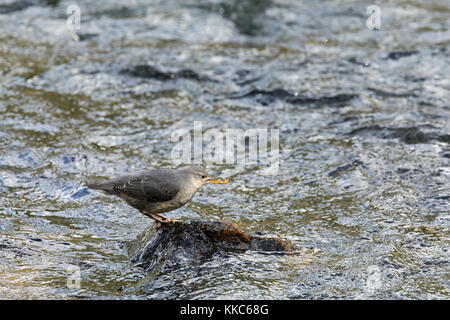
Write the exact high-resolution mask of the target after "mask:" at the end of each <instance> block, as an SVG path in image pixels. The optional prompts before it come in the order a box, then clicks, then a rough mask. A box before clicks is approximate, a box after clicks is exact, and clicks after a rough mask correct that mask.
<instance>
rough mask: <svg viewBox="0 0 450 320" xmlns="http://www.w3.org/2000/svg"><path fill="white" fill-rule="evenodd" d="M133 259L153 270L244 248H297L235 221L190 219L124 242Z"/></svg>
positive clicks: (286, 250)
mask: <svg viewBox="0 0 450 320" xmlns="http://www.w3.org/2000/svg"><path fill="white" fill-rule="evenodd" d="M127 249H128V252H129V254H130V255H131V256H133V258H132V261H133V262H134V263H136V264H137V266H139V267H142V268H144V269H146V270H147V271H153V270H161V271H164V270H168V269H176V268H180V267H185V266H189V265H198V264H200V263H201V262H204V261H205V260H206V259H209V258H211V257H212V256H213V255H215V254H225V253H226V252H245V251H247V250H253V251H259V252H262V253H264V252H266V253H267V252H272V253H278V254H283V253H284V254H286V253H290V252H291V253H292V252H295V250H296V248H295V247H294V245H293V244H292V243H290V242H289V241H287V240H283V239H278V238H270V237H264V236H261V234H260V233H255V234H247V233H245V232H243V231H241V230H240V229H239V228H238V227H237V225H235V224H234V223H230V222H219V221H198V220H196V221H190V222H186V223H182V222H175V223H168V224H163V225H161V226H160V227H159V228H155V227H153V228H152V229H151V231H150V232H147V233H145V234H144V236H143V237H140V238H138V239H136V240H134V241H131V242H129V243H127Z"/></svg>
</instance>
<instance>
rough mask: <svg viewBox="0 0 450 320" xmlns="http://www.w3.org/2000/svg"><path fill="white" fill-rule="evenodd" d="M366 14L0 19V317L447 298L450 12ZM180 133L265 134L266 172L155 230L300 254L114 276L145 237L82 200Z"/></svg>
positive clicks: (160, 8)
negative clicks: (275, 153)
mask: <svg viewBox="0 0 450 320" xmlns="http://www.w3.org/2000/svg"><path fill="white" fill-rule="evenodd" d="M71 4H76V5H78V6H79V8H80V9H81V11H80V13H81V17H80V18H81V19H80V29H76V30H75V31H76V34H74V33H73V31H70V30H69V29H68V28H67V23H66V21H67V19H68V14H67V11H66V10H67V7H68V6H69V5H71ZM379 6H380V9H381V11H380V14H381V15H380V23H381V29H379V30H370V29H369V28H368V27H367V25H366V20H367V18H368V14H367V12H366V9H367V8H366V7H367V4H361V3H359V2H358V1H342V0H341V1H338V0H335V1H331V0H329V1H312V0H311V1H309V0H305V1H295V0H279V1H275V0H273V1H270V0H259V1H238V0H236V1H223V2H220V1H218V0H217V1H207V0H204V1H181V0H179V1H176V0H172V1H144V0H133V1H127V2H122V1H106V0H102V1H95V2H93V1H85V0H77V1H58V0H56V1H50V0H47V1H44V0H41V1H39V0H36V1H33V0H27V1H26V0H18V1H1V2H0V30H1V34H0V74H1V78H0V298H14V299H24V298H25V299H28V298H32V299H51V298H59V299H60V298H62V299H65V298H120V299H133V298H189V299H202V298H209V299H216V298H244V299H247V298H248V299H253V298H266V299H318V298H350V299H353V298H378V299H379V298H382V299H389V298H402V299H404V298H406V299H411V298H412V299H418V298H420V299H424V298H431V299H448V298H449V296H450V295H449V281H448V272H449V261H448V260H449V253H448V248H449V225H450V224H449V211H450V206H449V199H450V194H449V186H450V183H449V177H450V167H449V159H450V148H449V142H450V124H449V123H450V122H449V120H450V108H449V107H450V105H449V101H450V99H449V97H450V79H449V75H450V67H449V66H450V32H449V25H450V6H449V3H448V2H447V3H446V2H445V1H438V0H431V1H420V0H405V1H383V2H382V3H381V2H380V3H379ZM70 21H72V22H76V21H75V20H70ZM139 66H140V67H139ZM195 121H201V124H202V130H203V132H205V131H207V130H208V129H213V128H217V129H219V130H222V131H223V130H225V129H226V128H228V129H244V130H246V129H252V128H267V129H279V138H280V143H279V145H280V153H279V157H280V166H279V170H278V172H277V174H276V175H265V174H262V173H261V172H260V169H261V168H260V167H259V166H258V165H250V164H246V165H243V166H242V165H241V166H237V165H233V164H223V163H215V164H209V165H208V166H207V169H208V170H209V171H211V172H215V173H217V174H220V176H222V177H229V178H230V179H231V182H230V183H229V184H228V185H225V186H216V185H208V186H205V187H203V188H202V189H201V190H200V191H199V192H198V194H197V195H196V196H195V198H194V200H193V201H192V203H190V204H189V205H188V206H187V207H185V208H182V209H179V210H178V211H176V212H173V213H172V214H170V215H169V216H171V217H175V218H179V219H198V218H199V216H198V215H197V214H196V213H195V211H199V212H201V213H202V214H203V215H205V216H208V217H209V218H211V219H221V220H229V221H234V222H236V223H237V224H238V225H239V226H240V227H241V228H243V229H244V230H247V231H250V232H256V231H260V232H264V233H266V234H269V235H272V236H278V237H281V238H285V239H289V240H291V241H293V242H294V243H295V244H296V245H297V246H298V247H300V248H302V252H303V253H302V255H300V256H298V255H297V256H273V255H263V254H261V253H256V252H247V253H245V254H242V253H241V254H238V253H230V254H229V255H226V256H223V255H222V256H217V257H214V258H213V259H211V260H209V261H205V262H204V263H203V264H201V265H200V266H198V267H196V268H181V269H177V270H174V271H171V272H168V273H163V274H150V275H149V274H146V273H145V272H144V271H143V270H142V269H140V268H139V267H138V266H135V265H133V263H132V262H131V259H130V256H129V254H127V252H126V250H125V248H126V247H127V246H126V245H125V244H127V243H133V241H139V239H140V238H142V237H144V238H145V235H143V233H144V232H145V231H146V229H147V228H148V227H150V226H151V221H150V220H149V219H148V218H146V217H144V216H142V215H141V214H139V213H138V212H137V211H136V210H135V209H133V208H131V207H129V206H127V205H126V204H124V202H123V201H121V200H120V199H118V198H112V197H109V196H106V195H102V194H99V193H97V192H93V191H91V190H87V189H86V187H85V186H86V181H88V180H91V179H96V178H100V177H103V178H104V177H112V176H115V175H118V174H121V173H124V172H130V171H134V170H140V169H144V168H150V167H174V166H175V165H174V164H173V162H172V150H173V148H174V147H175V145H176V143H175V142H174V141H173V140H172V139H171V138H172V134H173V132H175V131H176V130H179V129H187V130H193V128H194V122H195ZM136 238H138V239H137V240H135V239H136ZM130 241H131V242H130ZM77 271H79V275H80V280H81V281H80V283H79V288H77V286H76V284H77V283H76V281H75V280H74V279H75V278H74V277H76V276H77ZM73 285H75V288H74V287H73Z"/></svg>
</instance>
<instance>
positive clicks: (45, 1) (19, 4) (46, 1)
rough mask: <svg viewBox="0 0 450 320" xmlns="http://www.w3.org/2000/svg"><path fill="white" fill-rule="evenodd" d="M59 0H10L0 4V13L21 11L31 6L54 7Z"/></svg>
mask: <svg viewBox="0 0 450 320" xmlns="http://www.w3.org/2000/svg"><path fill="white" fill-rule="evenodd" d="M58 4H59V0H21V1H12V2H11V3H6V4H0V14H6V13H11V12H15V11H21V10H24V9H26V8H28V7H31V6H38V5H41V6H42V5H46V6H52V7H56V6H57V5H58Z"/></svg>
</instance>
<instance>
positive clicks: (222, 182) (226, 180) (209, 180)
mask: <svg viewBox="0 0 450 320" xmlns="http://www.w3.org/2000/svg"><path fill="white" fill-rule="evenodd" d="M228 181H230V180H229V179H228V178H226V179H225V180H224V181H219V180H214V179H213V178H209V179H208V180H207V181H206V182H207V183H214V184H227V183H228Z"/></svg>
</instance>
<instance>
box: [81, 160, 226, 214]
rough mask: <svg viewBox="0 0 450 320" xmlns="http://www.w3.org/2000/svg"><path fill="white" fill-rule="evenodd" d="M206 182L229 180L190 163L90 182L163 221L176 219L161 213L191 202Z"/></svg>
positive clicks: (143, 212) (93, 185) (96, 188)
mask: <svg viewBox="0 0 450 320" xmlns="http://www.w3.org/2000/svg"><path fill="white" fill-rule="evenodd" d="M206 183H216V184H226V183H228V179H226V180H225V181H223V182H222V181H217V180H214V179H213V178H212V177H211V176H210V175H209V174H208V173H207V172H206V170H205V169H203V168H200V167H197V166H190V167H184V168H181V169H178V170H172V169H159V170H157V169H155V170H146V171H138V172H135V173H131V174H129V175H124V176H120V177H117V178H115V179H112V180H108V181H103V182H95V183H90V184H88V188H90V189H95V190H101V191H103V192H105V193H106V194H112V195H116V196H119V197H121V198H122V199H124V200H125V201H126V202H127V203H128V204H129V205H130V206H132V207H134V208H136V209H138V210H139V211H140V212H141V213H142V214H144V215H146V216H148V217H150V218H152V219H154V220H156V221H158V222H160V223H167V222H175V220H174V219H167V218H166V217H164V216H163V215H161V214H160V213H163V212H169V211H172V210H175V209H178V208H180V207H182V206H184V205H185V204H186V203H188V202H189V201H190V200H191V199H192V197H193V196H194V194H195V193H196V192H197V190H198V189H199V188H200V187H201V186H203V185H204V184H206Z"/></svg>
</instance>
